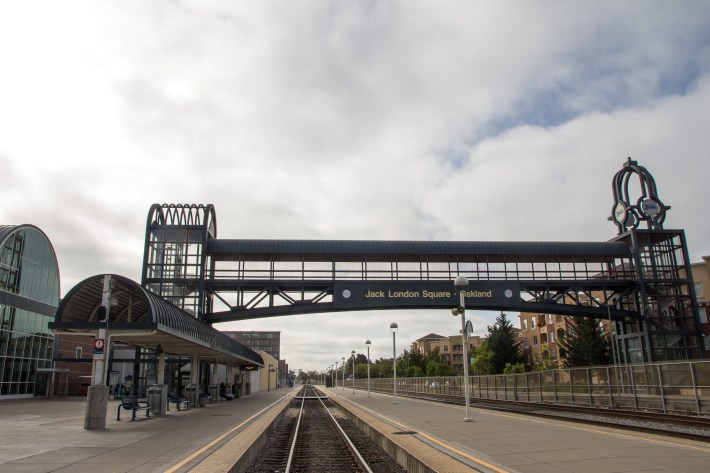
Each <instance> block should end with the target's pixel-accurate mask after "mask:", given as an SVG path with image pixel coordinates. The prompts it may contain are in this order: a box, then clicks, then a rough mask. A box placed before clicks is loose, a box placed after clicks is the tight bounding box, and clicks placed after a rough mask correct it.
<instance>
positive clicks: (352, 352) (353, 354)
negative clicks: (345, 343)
mask: <svg viewBox="0 0 710 473" xmlns="http://www.w3.org/2000/svg"><path fill="white" fill-rule="evenodd" d="M350 354H351V355H352V356H353V394H355V350H353V351H351V352H350Z"/></svg>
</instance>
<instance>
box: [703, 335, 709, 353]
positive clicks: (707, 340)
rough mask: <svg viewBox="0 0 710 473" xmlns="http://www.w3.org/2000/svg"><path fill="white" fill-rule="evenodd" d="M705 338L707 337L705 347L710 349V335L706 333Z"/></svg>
mask: <svg viewBox="0 0 710 473" xmlns="http://www.w3.org/2000/svg"><path fill="white" fill-rule="evenodd" d="M703 338H704V339H705V349H706V350H710V335H705V336H703Z"/></svg>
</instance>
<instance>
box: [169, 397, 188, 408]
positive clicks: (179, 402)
mask: <svg viewBox="0 0 710 473" xmlns="http://www.w3.org/2000/svg"><path fill="white" fill-rule="evenodd" d="M171 402H173V403H175V407H177V410H178V411H179V410H180V406H182V408H183V409H189V407H190V402H189V401H188V400H187V398H186V397H182V396H181V395H179V394H178V393H168V410H170V403H171Z"/></svg>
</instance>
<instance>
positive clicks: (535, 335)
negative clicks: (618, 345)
mask: <svg viewBox="0 0 710 473" xmlns="http://www.w3.org/2000/svg"><path fill="white" fill-rule="evenodd" d="M571 321H572V317H570V316H566V315H555V314H535V313H530V312H521V313H520V341H521V342H520V348H521V349H522V350H523V354H524V355H525V366H526V367H527V368H528V369H529V370H534V369H535V368H536V367H537V366H538V365H540V364H541V363H542V362H543V361H545V360H550V361H551V362H553V363H555V364H556V365H557V366H562V364H563V362H564V355H565V354H564V350H561V349H560V347H559V345H558V344H557V340H558V339H559V337H560V336H561V334H562V333H566V332H569V331H570V330H572V324H571ZM601 323H602V325H603V326H604V329H605V330H606V332H607V333H609V326H610V325H609V321H608V320H602V321H601Z"/></svg>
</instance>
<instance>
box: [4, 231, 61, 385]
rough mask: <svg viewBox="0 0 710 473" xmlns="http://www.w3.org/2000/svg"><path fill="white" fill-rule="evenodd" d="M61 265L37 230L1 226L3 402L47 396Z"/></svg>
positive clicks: (52, 249)
mask: <svg viewBox="0 0 710 473" xmlns="http://www.w3.org/2000/svg"><path fill="white" fill-rule="evenodd" d="M59 289H60V288H59V265H58V263H57V256H56V254H55V253H54V248H53V247H52V244H51V243H50V241H49V238H47V236H46V235H45V234H44V232H42V230H40V229H39V228H37V227H35V226H33V225H0V398H16V397H30V396H34V395H44V394H45V393H46V390H47V388H48V386H49V383H50V380H51V379H52V377H53V376H54V375H55V373H54V372H53V369H52V368H53V366H52V359H53V358H54V352H55V343H54V336H53V334H52V332H51V331H50V330H49V329H48V323H49V321H50V320H52V319H53V318H54V313H55V312H56V310H57V306H58V305H59Z"/></svg>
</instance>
